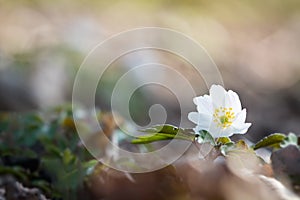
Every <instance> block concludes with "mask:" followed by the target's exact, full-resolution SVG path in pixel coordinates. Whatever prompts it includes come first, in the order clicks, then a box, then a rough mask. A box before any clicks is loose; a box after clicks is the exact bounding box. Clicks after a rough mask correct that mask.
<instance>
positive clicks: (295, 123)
mask: <svg viewBox="0 0 300 200" xmlns="http://www.w3.org/2000/svg"><path fill="white" fill-rule="evenodd" d="M299 11H300V1H298V0H286V1H280V0H268V1H259V0H244V1H240V0H230V1H222V0H217V1H203V0H199V1H193V0H188V1H167V0H163V1H159V0H155V1H146V0H142V1H138V0H135V1H130V3H129V2H125V1H114V2H110V1H80V0H74V1H71V0H64V1H35V0H20V1H3V0H1V1H0V94H1V98H0V109H1V110H5V111H22V112H23V111H31V110H37V109H39V110H40V109H46V108H49V107H52V106H56V105H60V104H66V103H68V102H70V100H71V95H72V86H73V80H74V77H75V74H76V70H77V69H78V68H79V66H80V64H81V62H82V61H83V59H84V57H85V56H86V55H87V53H88V52H89V51H90V50H91V49H92V48H93V47H94V46H95V45H97V44H98V43H99V42H101V41H103V40H105V39H106V38H108V37H109V36H112V35H114V34H117V33H119V32H121V31H125V30H127V29H131V28H138V27H145V26H155V27H165V28H171V29H174V30H176V31H180V32H182V33H184V34H186V35H188V36H190V37H192V38H194V39H195V40H197V41H198V42H199V43H200V44H201V45H203V46H204V47H205V48H206V50H207V51H208V53H209V54H210V56H211V57H212V58H213V60H214V61H215V62H216V64H217V66H218V67H219V69H220V71H221V74H222V76H223V79H224V83H225V87H226V88H228V89H232V90H235V91H237V92H238V93H239V95H240V98H241V100H242V103H243V106H244V107H246V108H247V110H248V121H249V122H252V123H253V125H252V127H251V129H250V130H249V132H248V134H247V137H248V138H249V139H250V140H253V141H255V140H258V139H260V138H261V137H262V136H264V135H267V134H270V133H273V132H283V133H287V132H295V133H296V134H298V133H300V126H299V120H300V82H299V81H300V56H299V52H300V37H299V36H300V12H299ZM145 37H147V36H145ZM147 55H150V54H140V55H137V56H136V57H131V58H129V59H128V62H127V63H126V64H124V63H122V62H119V63H118V66H112V68H111V70H110V71H108V72H107V74H106V75H105V80H104V82H105V85H104V86H103V87H102V88H99V91H98V92H97V97H96V100H97V105H98V106H99V107H100V108H101V109H106V110H109V109H110V108H109V104H110V102H109V99H110V94H111V89H112V88H113V86H114V83H115V81H116V77H118V76H119V75H120V74H122V73H123V71H122V70H128V68H126V67H128V66H129V67H130V66H134V64H136V62H140V61H141V60H143V59H147V58H143V56H147ZM151 55H152V56H160V59H161V60H167V61H166V62H168V63H169V64H170V66H173V67H177V68H178V69H179V70H181V71H182V73H183V74H185V75H186V76H187V77H188V78H189V79H190V81H191V83H192V84H193V85H194V87H195V90H196V92H197V93H198V94H199V95H202V94H204V93H207V88H206V86H205V84H204V83H203V80H201V77H197V76H194V74H193V73H192V72H191V67H190V66H184V65H180V64H178V63H176V59H174V58H172V59H171V58H170V60H169V59H168V58H169V57H168V55H165V56H164V55H163V54H157V53H155V52H154V53H152V54H151ZM123 64H124V65H123ZM123 66H125V67H123ZM143 76H145V75H143V74H140V75H137V79H136V80H133V81H136V83H137V82H138V80H139V79H142V78H143ZM166 78H172V77H167V76H166ZM183 92H184V91H183ZM150 94H151V98H149V96H150ZM182 95H184V93H183V94H182ZM174 98H175V97H174V96H173V95H171V94H170V93H168V91H166V90H165V89H161V88H160V89H159V88H152V89H150V90H149V89H145V88H144V89H143V88H141V90H138V91H137V92H136V93H135V94H134V96H133V97H132V104H131V105H130V110H131V112H132V117H133V119H135V120H136V121H137V123H140V124H142V125H145V124H147V121H148V120H149V119H148V118H147V117H148V109H149V106H151V105H152V104H153V103H161V104H162V105H164V106H165V108H166V110H167V112H168V114H169V116H168V123H173V124H175V125H176V123H178V119H179V118H180V112H179V109H178V104H177V103H176V100H175V99H174ZM189 102H190V104H191V105H190V109H191V110H193V109H195V107H194V105H193V103H192V99H186V103H189ZM191 126H192V124H191Z"/></svg>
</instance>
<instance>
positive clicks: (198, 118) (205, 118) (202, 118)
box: [188, 112, 212, 130]
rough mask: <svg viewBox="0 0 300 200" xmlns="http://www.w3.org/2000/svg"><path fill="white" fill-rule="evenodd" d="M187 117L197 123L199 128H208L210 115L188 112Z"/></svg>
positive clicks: (210, 119)
mask: <svg viewBox="0 0 300 200" xmlns="http://www.w3.org/2000/svg"><path fill="white" fill-rule="evenodd" d="M188 118H189V120H190V121H192V122H193V123H195V124H197V127H198V129H199V130H208V129H209V126H210V124H211V121H212V116H211V115H207V114H204V113H197V112H190V113H189V115H188Z"/></svg>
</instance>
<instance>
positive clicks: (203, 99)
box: [193, 95, 213, 114]
mask: <svg viewBox="0 0 300 200" xmlns="http://www.w3.org/2000/svg"><path fill="white" fill-rule="evenodd" d="M193 101H194V103H195V104H196V105H197V111H198V112H202V113H206V114H212V113H213V106H212V101H211V97H210V96H208V95H204V96H200V97H195V98H194V99H193Z"/></svg>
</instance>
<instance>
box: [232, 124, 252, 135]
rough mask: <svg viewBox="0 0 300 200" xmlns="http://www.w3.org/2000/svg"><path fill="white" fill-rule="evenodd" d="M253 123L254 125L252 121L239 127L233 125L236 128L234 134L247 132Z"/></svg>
mask: <svg viewBox="0 0 300 200" xmlns="http://www.w3.org/2000/svg"><path fill="white" fill-rule="evenodd" d="M251 125H252V124H251V123H244V124H243V125H240V126H239V127H235V126H232V127H233V128H234V134H244V133H246V132H247V131H248V129H249V127H250V126H251Z"/></svg>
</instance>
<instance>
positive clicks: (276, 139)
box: [253, 133, 286, 150]
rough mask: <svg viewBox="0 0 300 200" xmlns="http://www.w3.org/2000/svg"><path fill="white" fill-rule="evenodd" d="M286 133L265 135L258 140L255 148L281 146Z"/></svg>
mask: <svg viewBox="0 0 300 200" xmlns="http://www.w3.org/2000/svg"><path fill="white" fill-rule="evenodd" d="M285 137H286V136H285V135H284V134H282V133H274V134H271V135H268V136H267V137H264V138H263V139H261V140H260V141H258V142H257V143H256V144H255V145H254V146H253V149H254V150H256V149H259V148H263V147H273V148H280V143H281V142H283V140H284V139H285Z"/></svg>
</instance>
